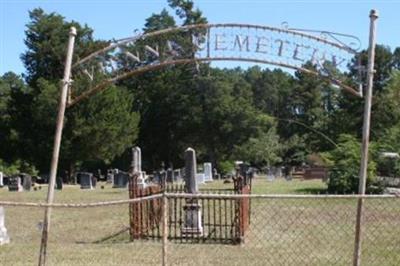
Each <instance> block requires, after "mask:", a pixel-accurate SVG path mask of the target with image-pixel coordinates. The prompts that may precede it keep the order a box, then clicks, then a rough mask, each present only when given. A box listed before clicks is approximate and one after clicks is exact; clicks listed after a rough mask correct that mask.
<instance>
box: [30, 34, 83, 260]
mask: <svg viewBox="0 0 400 266" xmlns="http://www.w3.org/2000/svg"><path fill="white" fill-rule="evenodd" d="M75 36H76V29H75V27H71V30H70V32H69V40H68V50H67V57H66V59H65V69H64V79H63V81H62V82H63V83H62V90H61V95H60V104H59V106H58V115H57V125H56V132H55V136H54V147H53V156H52V159H51V166H50V179H49V187H48V190H47V203H49V204H51V203H53V199H54V185H55V180H56V175H57V165H58V157H59V154H60V146H61V137H62V129H63V126H64V114H65V108H66V104H67V94H68V88H69V84H70V82H71V80H70V76H71V63H72V54H73V52H74V43H75ZM50 216H51V207H47V208H46V210H45V214H44V221H43V229H42V239H41V244H40V253H39V263H38V264H39V266H43V265H46V256H47V239H48V234H49V230H50Z"/></svg>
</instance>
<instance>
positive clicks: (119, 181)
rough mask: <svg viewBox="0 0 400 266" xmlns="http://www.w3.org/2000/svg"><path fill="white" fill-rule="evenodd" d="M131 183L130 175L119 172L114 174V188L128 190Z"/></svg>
mask: <svg viewBox="0 0 400 266" xmlns="http://www.w3.org/2000/svg"><path fill="white" fill-rule="evenodd" d="M128 182H129V174H128V173H125V172H122V171H118V173H116V174H114V184H113V188H126V187H128Z"/></svg>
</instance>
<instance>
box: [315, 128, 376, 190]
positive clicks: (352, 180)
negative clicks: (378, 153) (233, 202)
mask: <svg viewBox="0 0 400 266" xmlns="http://www.w3.org/2000/svg"><path fill="white" fill-rule="evenodd" d="M371 147H372V145H371ZM371 153H372V152H371ZM323 157H324V160H325V162H326V163H327V164H328V165H329V166H330V167H329V168H330V170H329V179H328V192H329V193H338V194H348V193H358V186H359V171H360V162H361V144H360V142H358V141H357V139H356V138H355V137H353V136H351V135H341V136H340V137H339V144H338V146H337V147H336V148H335V149H334V150H332V151H331V152H328V153H325V154H324V155H323ZM370 157H371V156H370ZM375 168H376V166H375V162H373V161H372V160H370V161H369V162H368V173H367V174H368V177H367V184H366V190H367V192H377V191H376V189H374V187H373V185H374V173H375Z"/></svg>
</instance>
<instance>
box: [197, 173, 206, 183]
mask: <svg viewBox="0 0 400 266" xmlns="http://www.w3.org/2000/svg"><path fill="white" fill-rule="evenodd" d="M196 181H197V184H204V183H205V178H204V173H197V174H196Z"/></svg>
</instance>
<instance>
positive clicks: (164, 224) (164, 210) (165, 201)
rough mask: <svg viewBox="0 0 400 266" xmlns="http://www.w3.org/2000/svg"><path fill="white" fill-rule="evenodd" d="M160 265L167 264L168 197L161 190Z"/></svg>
mask: <svg viewBox="0 0 400 266" xmlns="http://www.w3.org/2000/svg"><path fill="white" fill-rule="evenodd" d="M162 202H163V204H162V265H163V266H166V265H167V244H168V198H167V195H166V193H165V191H164V192H163V196H162Z"/></svg>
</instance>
